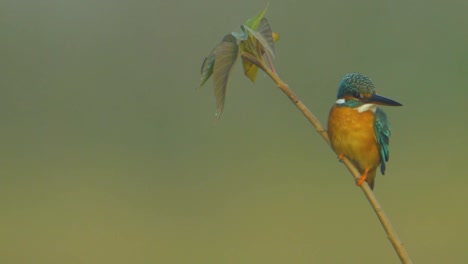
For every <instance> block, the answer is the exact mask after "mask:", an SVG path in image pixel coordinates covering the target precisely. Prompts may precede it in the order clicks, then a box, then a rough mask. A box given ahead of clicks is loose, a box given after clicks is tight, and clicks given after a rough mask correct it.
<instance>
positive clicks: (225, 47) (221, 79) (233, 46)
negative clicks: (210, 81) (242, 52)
mask: <svg viewBox="0 0 468 264" xmlns="http://www.w3.org/2000/svg"><path fill="white" fill-rule="evenodd" d="M214 53H215V64H214V69H213V78H214V94H215V98H216V114H215V116H216V119H219V118H220V116H221V113H222V112H223V108H224V99H225V97H226V87H227V83H228V80H229V76H230V74H231V72H232V68H233V66H234V64H235V62H236V60H237V57H238V53H239V46H238V45H237V41H236V38H235V37H234V36H233V35H231V34H228V35H226V36H225V37H224V38H223V41H222V42H221V44H219V45H218V46H217V47H216V49H215V52H214Z"/></svg>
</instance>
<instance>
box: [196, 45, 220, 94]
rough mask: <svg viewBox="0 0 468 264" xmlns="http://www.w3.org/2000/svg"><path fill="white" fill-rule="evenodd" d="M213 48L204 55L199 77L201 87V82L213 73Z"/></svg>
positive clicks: (203, 82)
mask: <svg viewBox="0 0 468 264" xmlns="http://www.w3.org/2000/svg"><path fill="white" fill-rule="evenodd" d="M215 49H216V48H214V49H213V50H211V52H210V54H208V56H207V57H205V60H203V64H202V66H201V79H200V86H199V87H202V86H203V84H205V82H206V81H207V80H208V79H209V78H210V76H211V75H212V74H213V68H214V62H215Z"/></svg>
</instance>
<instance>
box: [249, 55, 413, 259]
mask: <svg viewBox="0 0 468 264" xmlns="http://www.w3.org/2000/svg"><path fill="white" fill-rule="evenodd" d="M242 57H244V53H243V54H242ZM267 58H268V57H267ZM258 63H259V64H262V66H263V67H260V68H261V69H263V70H264V71H265V72H266V73H267V74H268V75H269V76H270V78H271V79H272V80H273V81H274V82H275V83H276V85H277V86H278V88H280V90H281V91H283V93H284V94H286V96H288V97H289V99H291V101H292V103H293V104H294V105H296V107H297V108H299V110H300V111H301V112H302V114H304V116H305V117H306V118H307V120H309V122H310V123H311V124H312V125H313V126H314V127H315V129H316V130H317V132H318V133H319V134H320V136H322V138H323V139H324V140H325V141H326V142H327V143H328V145H330V139H329V138H328V133H327V131H326V130H325V129H324V128H323V126H322V125H321V124H320V122H319V121H318V119H317V118H316V117H315V116H314V115H313V114H312V112H310V110H309V109H308V108H307V107H306V106H305V105H304V103H302V101H301V100H299V98H298V97H297V95H296V94H295V93H294V92H293V91H292V90H291V88H289V85H288V84H286V83H285V82H283V81H282V80H281V79H280V78H279V76H278V74H276V71H275V70H274V67H273V64H272V63H271V61H270V63H269V65H270V67H267V66H266V65H265V63H264V62H263V63H262V62H258ZM330 146H331V145H330ZM343 163H344V165H345V166H346V168H348V170H349V172H351V174H352V175H353V177H354V179H355V180H357V179H359V178H360V177H361V175H360V174H359V171H358V170H357V169H356V167H355V166H354V164H353V163H352V162H351V161H350V160H349V159H348V158H346V157H344V158H343ZM361 190H362V191H363V192H364V194H365V196H366V198H367V200H368V201H369V203H370V204H371V206H372V208H373V209H374V211H375V213H376V215H377V217H378V218H379V221H380V223H381V224H382V227H383V228H384V230H385V232H386V233H387V237H388V239H389V240H390V242H391V243H392V245H393V248H394V249H395V251H396V253H397V254H398V257H399V258H400V260H401V263H403V264H411V263H413V262H412V261H411V259H410V257H409V255H408V252H407V251H406V248H405V247H404V245H403V243H402V242H401V241H400V239H399V238H398V235H397V233H396V231H395V230H394V229H393V227H392V224H391V223H390V219H389V218H388V217H387V215H386V214H385V212H384V210H383V208H382V206H381V205H380V203H379V201H378V200H377V198H376V197H375V195H374V192H373V191H372V190H371V189H370V187H369V185H368V184H367V182H364V183H363V184H362V185H361Z"/></svg>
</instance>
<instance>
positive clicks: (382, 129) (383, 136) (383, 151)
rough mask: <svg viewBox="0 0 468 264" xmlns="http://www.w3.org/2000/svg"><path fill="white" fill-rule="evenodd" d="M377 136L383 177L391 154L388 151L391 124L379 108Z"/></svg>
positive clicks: (375, 124)
mask: <svg viewBox="0 0 468 264" xmlns="http://www.w3.org/2000/svg"><path fill="white" fill-rule="evenodd" d="M374 129H375V135H376V138H377V144H378V145H379V149H380V159H381V160H382V163H381V164H380V172H382V175H383V174H385V162H387V161H388V158H389V156H390V153H389V151H388V144H389V142H390V123H389V122H388V120H387V115H386V114H385V112H384V111H382V110H380V108H378V107H377V109H376V110H375V121H374Z"/></svg>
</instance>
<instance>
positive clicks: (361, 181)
mask: <svg viewBox="0 0 468 264" xmlns="http://www.w3.org/2000/svg"><path fill="white" fill-rule="evenodd" d="M368 172H369V168H366V169H365V170H364V173H363V174H362V175H361V177H359V179H358V180H357V182H356V185H357V186H361V185H362V184H363V183H364V181H365V180H366V179H367V173H368Z"/></svg>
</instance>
